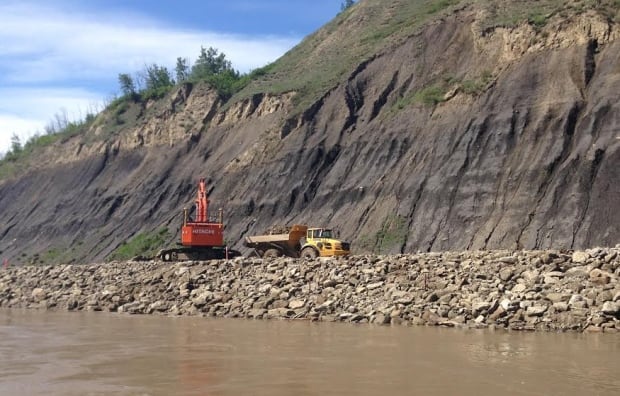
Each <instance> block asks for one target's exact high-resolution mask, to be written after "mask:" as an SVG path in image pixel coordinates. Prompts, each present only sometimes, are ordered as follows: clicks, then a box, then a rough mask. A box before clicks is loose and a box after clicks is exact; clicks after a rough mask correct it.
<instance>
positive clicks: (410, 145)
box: [0, 7, 620, 262]
mask: <svg viewBox="0 0 620 396" xmlns="http://www.w3.org/2000/svg"><path fill="white" fill-rule="evenodd" d="M479 18H480V14H479V13H478V11H477V10H476V9H475V8H471V7H469V8H468V7H465V8H462V9H460V10H457V11H455V12H453V13H450V14H448V15H447V16H445V17H443V18H441V19H439V20H437V21H435V22H433V23H429V24H428V25H426V26H425V27H424V28H423V29H421V30H420V32H419V34H416V35H413V36H411V37H410V38H409V39H407V40H405V41H404V42H399V43H393V44H391V45H390V46H386V47H385V48H384V49H383V51H382V52H380V53H376V54H369V57H368V60H366V61H365V62H363V63H362V64H359V65H357V66H356V67H355V68H354V69H352V70H350V72H349V75H348V79H347V80H346V81H345V82H343V83H341V84H339V85H337V86H335V87H334V88H333V89H331V90H329V91H327V92H325V94H324V95H323V97H322V98H320V99H319V100H318V101H316V102H315V103H313V104H312V105H311V106H309V107H308V108H307V109H306V111H305V112H303V113H302V114H295V115H293V113H291V112H290V109H291V108H292V103H293V101H294V96H295V94H294V93H288V94H284V95H281V96H274V95H266V94H265V95H263V94H257V95H255V96H253V97H252V98H250V99H246V100H244V101H241V102H237V103H235V104H233V105H230V106H227V107H225V108H224V107H222V104H221V103H220V102H219V100H218V99H217V97H216V96H215V95H213V93H212V92H211V93H210V91H209V90H208V89H205V87H203V86H201V85H197V86H191V85H188V86H184V87H181V88H180V89H179V90H178V91H177V92H173V93H172V94H171V95H169V96H168V97H167V98H165V99H164V100H163V101H162V102H161V103H158V104H156V105H154V106H153V107H151V108H149V109H146V110H145V111H144V119H143V120H142V121H141V122H140V123H139V124H138V126H136V127H133V128H132V129H129V130H127V131H125V132H124V133H123V134H122V135H120V136H119V137H117V138H115V139H112V140H109V141H107V142H105V143H101V144H100V145H99V146H93V145H91V146H84V145H83V144H82V143H81V141H80V140H79V139H80V137H75V138H73V139H70V140H69V141H66V142H63V143H62V144H58V145H55V146H53V147H51V148H50V149H49V150H48V151H47V152H46V153H45V154H44V155H42V156H41V161H40V162H41V164H43V165H42V166H39V167H38V168H37V169H36V170H33V171H31V172H28V173H26V174H25V175H23V176H21V177H19V178H17V179H16V178H12V179H7V180H4V181H2V182H0V208H2V210H1V211H0V251H2V253H1V254H0V257H2V258H8V259H10V260H12V261H13V262H14V261H16V260H18V259H20V260H22V261H28V259H29V258H30V257H32V255H33V254H35V253H39V255H40V256H41V257H43V256H44V255H45V254H48V255H50V253H49V252H50V251H54V252H56V255H55V257H58V254H60V253H64V254H66V256H67V257H68V258H69V257H70V259H68V260H67V261H74V262H75V260H80V261H83V260H101V259H104V258H105V257H106V256H107V255H108V254H109V253H111V252H112V251H114V250H115V249H116V248H117V247H118V246H119V245H120V244H121V243H122V242H123V241H126V240H128V239H130V238H131V237H132V236H133V235H136V234H137V233H139V232H142V231H150V230H154V229H158V228H160V227H162V226H166V227H168V228H169V230H170V232H171V233H172V234H176V233H177V231H178V227H179V225H180V223H181V210H182V208H183V207H184V206H185V207H189V206H190V205H191V202H192V200H193V195H194V191H195V185H196V183H197V180H198V179H199V178H200V177H205V178H207V183H208V190H209V194H210V200H211V207H212V208H213V209H215V208H218V207H223V208H224V212H225V222H226V224H227V225H226V239H227V241H228V242H229V243H230V244H231V245H234V247H235V248H241V241H242V239H243V237H244V236H246V235H251V234H256V233H260V232H262V231H263V230H265V229H268V228H269V227H271V226H273V225H283V224H294V223H308V224H309V225H313V226H327V227H332V228H336V229H338V230H339V231H340V232H341V235H342V237H343V239H346V240H350V241H352V242H353V250H354V251H357V252H363V251H376V252H381V253H397V252H415V251H442V250H465V249H498V248H501V249H546V248H557V249H563V248H568V249H577V248H588V247H592V246H597V245H602V246H614V245H615V244H616V243H618V242H619V241H620V186H619V183H618V181H619V180H620V150H619V149H620V118H619V116H618V114H620V112H619V108H618V107H619V106H620V105H619V104H618V103H620V101H619V96H620V69H618V64H620V42H619V41H618V40H617V36H618V34H617V28H616V26H615V25H614V24H613V23H611V22H608V21H607V20H606V19H605V18H603V17H601V16H600V15H597V14H587V13H586V14H582V15H579V16H575V17H571V18H568V19H562V18H560V17H556V18H555V19H552V20H550V21H549V22H548V23H547V25H546V26H545V27H543V28H538V29H535V28H534V27H532V26H530V25H527V24H526V25H521V26H517V27H514V28H495V29H488V28H485V29H484V30H482V29H481V28H480V25H479ZM333 34H338V31H335V32H334V33H333ZM328 39H329V38H328ZM433 89H435V96H432V95H431V93H432V91H433ZM54 158H56V160H54ZM58 250H59V251H60V253H59V252H58ZM49 261H54V260H52V259H51V258H50V260H49Z"/></svg>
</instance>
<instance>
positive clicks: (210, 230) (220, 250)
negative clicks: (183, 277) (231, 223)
mask: <svg viewBox="0 0 620 396" xmlns="http://www.w3.org/2000/svg"><path fill="white" fill-rule="evenodd" d="M194 208H195V218H193V219H192V218H191V215H192V214H193V213H189V211H188V210H187V208H184V209H183V226H182V227H181V242H180V243H177V245H178V247H175V248H170V249H163V250H161V251H160V252H159V253H157V257H158V258H160V259H161V260H163V261H179V260H216V259H228V258H234V257H237V256H241V253H240V252H238V251H236V250H232V249H229V248H228V246H226V243H225V242H224V219H223V218H224V215H223V210H222V209H219V210H218V211H217V213H216V214H215V215H214V216H210V214H209V199H208V198H207V189H206V183H205V179H204V178H202V179H200V181H199V182H198V196H197V198H196V201H195V203H194Z"/></svg>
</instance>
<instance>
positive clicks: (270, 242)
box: [243, 224, 351, 258]
mask: <svg viewBox="0 0 620 396" xmlns="http://www.w3.org/2000/svg"><path fill="white" fill-rule="evenodd" d="M243 244H244V245H245V246H246V247H249V248H252V249H254V252H255V253H256V254H257V255H258V256H259V257H280V256H288V257H304V258H314V257H331V256H346V255H348V254H350V253H351V250H350V249H351V244H350V243H348V242H343V241H340V240H338V239H336V238H335V235H334V232H333V231H332V230H331V229H329V228H309V227H308V226H306V225H301V224H295V225H294V226H292V227H290V228H289V229H288V232H286V233H279V234H264V235H255V236H248V237H245V241H244V243H243Z"/></svg>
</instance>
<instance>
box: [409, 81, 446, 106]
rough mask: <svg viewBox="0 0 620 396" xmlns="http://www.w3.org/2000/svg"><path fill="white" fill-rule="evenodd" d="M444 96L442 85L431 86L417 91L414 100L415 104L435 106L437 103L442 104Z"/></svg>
mask: <svg viewBox="0 0 620 396" xmlns="http://www.w3.org/2000/svg"><path fill="white" fill-rule="evenodd" d="M445 95H446V88H445V87H444V86H442V85H438V84H436V85H431V86H429V87H426V88H423V89H422V90H420V91H418V92H417V93H416V94H415V96H414V99H415V100H416V101H417V102H420V103H423V104H425V105H427V106H435V105H436V104H438V103H441V102H443V101H444V100H445V99H444V97H445Z"/></svg>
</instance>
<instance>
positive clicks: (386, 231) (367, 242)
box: [356, 215, 409, 254]
mask: <svg viewBox="0 0 620 396" xmlns="http://www.w3.org/2000/svg"><path fill="white" fill-rule="evenodd" d="M408 233H409V230H408V225H407V219H406V218H405V217H403V216H399V215H390V216H387V217H386V218H385V219H384V220H383V223H382V224H381V229H380V230H378V231H377V232H375V233H374V234H371V235H363V236H361V237H360V238H358V240H357V242H356V246H358V249H360V250H362V251H368V252H370V253H374V254H388V253H396V252H401V251H402V249H403V245H404V244H405V242H406V240H407V234H408Z"/></svg>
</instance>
